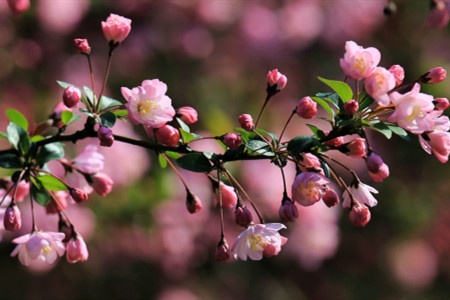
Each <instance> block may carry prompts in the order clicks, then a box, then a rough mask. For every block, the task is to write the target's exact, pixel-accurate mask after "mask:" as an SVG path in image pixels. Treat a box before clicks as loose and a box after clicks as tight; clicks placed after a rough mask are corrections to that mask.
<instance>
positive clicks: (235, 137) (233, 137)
mask: <svg viewBox="0 0 450 300" xmlns="http://www.w3.org/2000/svg"><path fill="white" fill-rule="evenodd" d="M222 141H223V143H224V144H225V146H227V147H228V148H230V149H237V148H239V146H240V145H241V144H242V139H241V135H240V134H238V133H227V134H225V135H224V136H223V138H222Z"/></svg>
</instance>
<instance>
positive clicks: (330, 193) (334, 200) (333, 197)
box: [322, 189, 339, 207]
mask: <svg viewBox="0 0 450 300" xmlns="http://www.w3.org/2000/svg"><path fill="white" fill-rule="evenodd" d="M322 200H323V202H324V203H325V204H326V206H328V207H333V206H335V205H336V204H338V203H339V196H338V194H337V193H336V192H335V191H334V190H333V189H327V190H326V191H325V194H324V195H323V197H322Z"/></svg>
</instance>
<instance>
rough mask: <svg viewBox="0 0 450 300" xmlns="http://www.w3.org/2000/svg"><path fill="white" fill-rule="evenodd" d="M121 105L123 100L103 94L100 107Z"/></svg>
mask: <svg viewBox="0 0 450 300" xmlns="http://www.w3.org/2000/svg"><path fill="white" fill-rule="evenodd" d="M119 105H122V102H120V101H118V100H116V99H113V98H110V97H107V96H104V95H103V96H102V103H101V107H100V109H105V108H109V107H112V106H119Z"/></svg>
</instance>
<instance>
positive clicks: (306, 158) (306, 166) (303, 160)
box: [299, 153, 325, 175]
mask: <svg viewBox="0 0 450 300" xmlns="http://www.w3.org/2000/svg"><path fill="white" fill-rule="evenodd" d="M299 156H300V159H299V163H300V164H299V168H300V171H302V172H310V171H315V172H316V173H320V174H321V175H325V174H324V173H323V169H322V165H321V164H320V160H319V159H318V158H317V156H315V155H314V154H311V153H301V155H299Z"/></svg>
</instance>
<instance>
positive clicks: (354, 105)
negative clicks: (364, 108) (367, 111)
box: [344, 100, 359, 116]
mask: <svg viewBox="0 0 450 300" xmlns="http://www.w3.org/2000/svg"><path fill="white" fill-rule="evenodd" d="M358 109H359V103H358V102H357V101H355V100H349V101H347V102H345V104H344V111H345V112H346V113H347V114H349V115H350V116H353V115H354V114H356V112H357V111H358Z"/></svg>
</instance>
